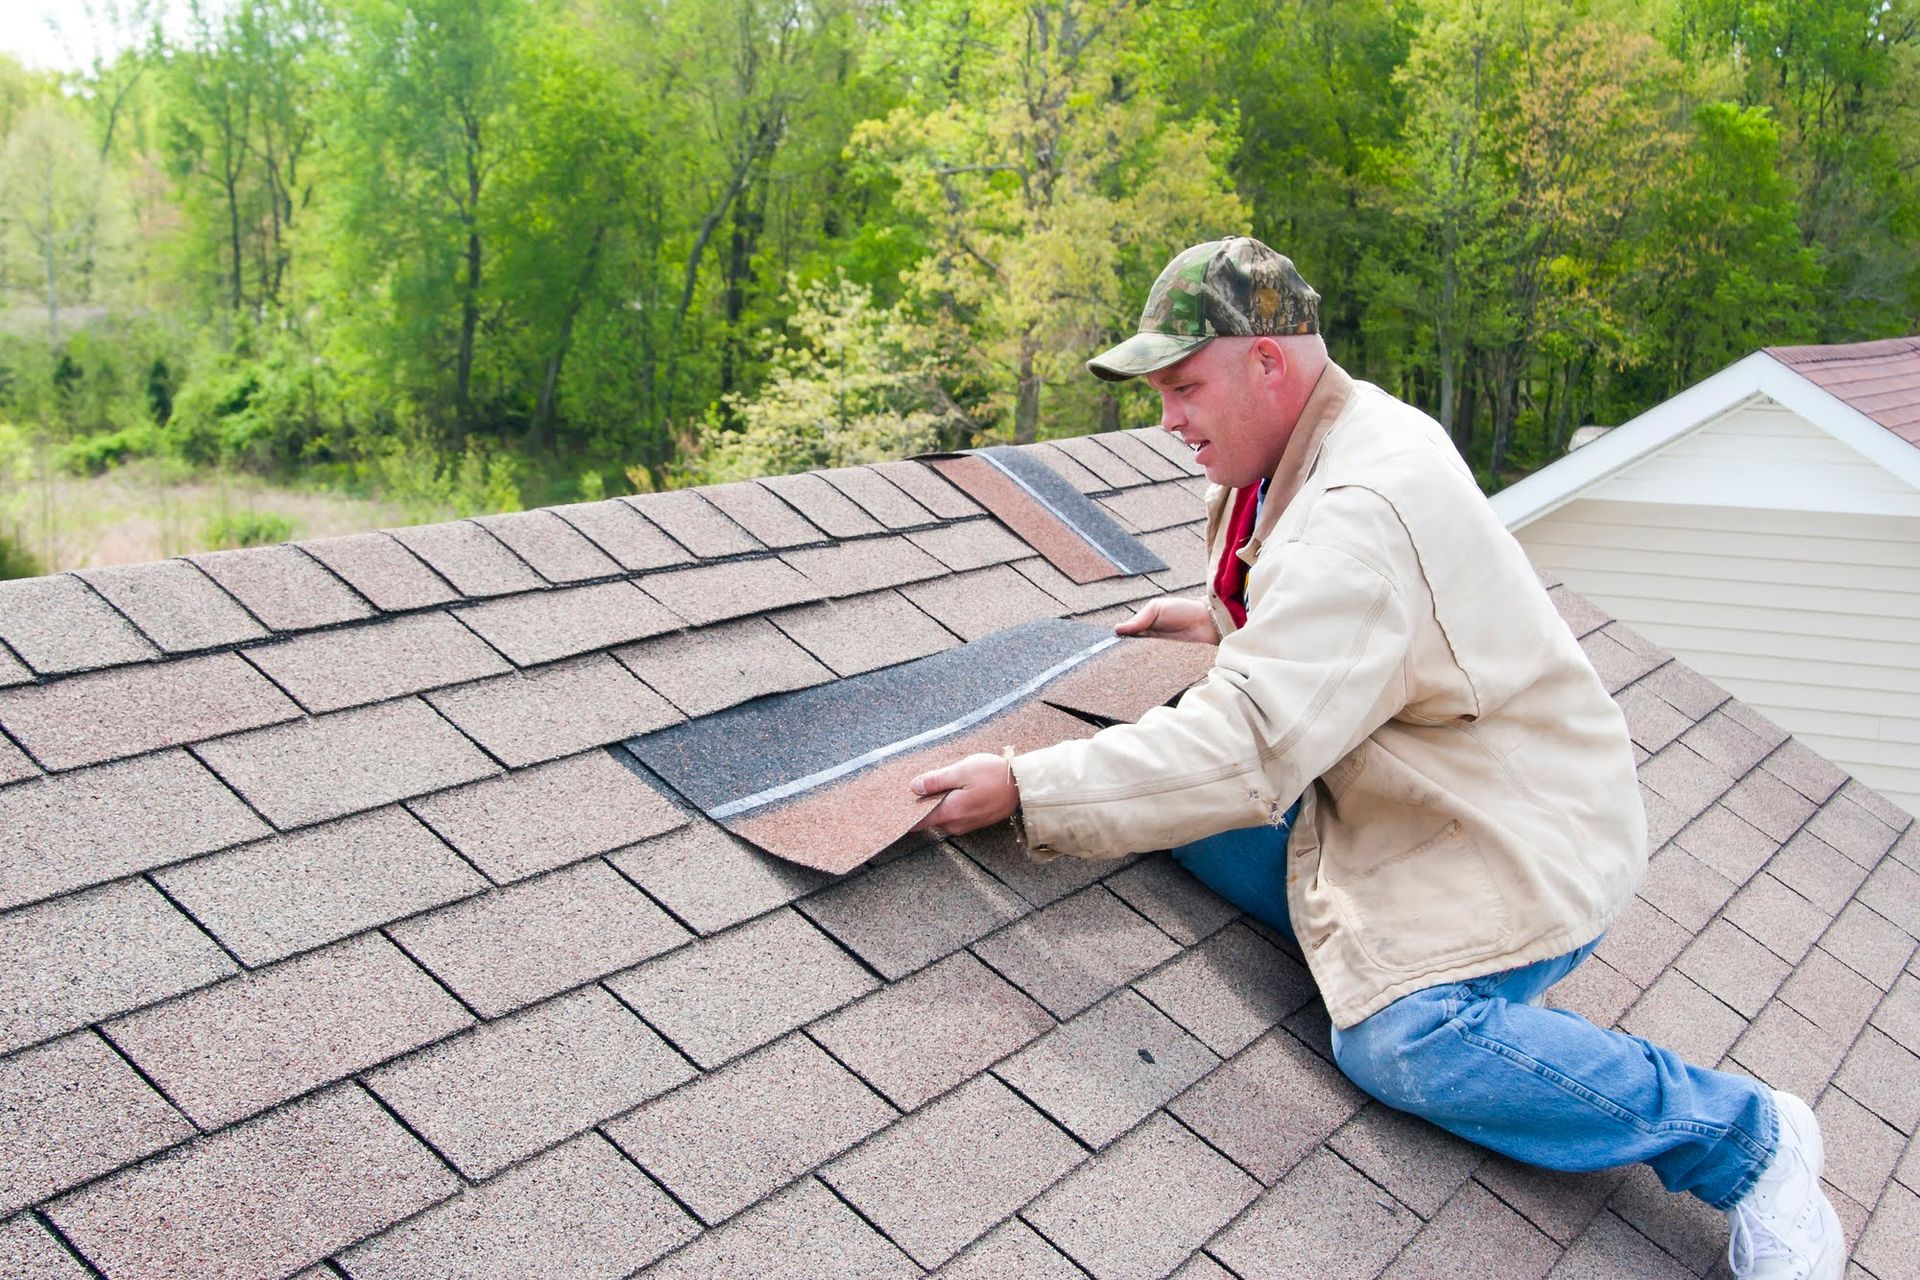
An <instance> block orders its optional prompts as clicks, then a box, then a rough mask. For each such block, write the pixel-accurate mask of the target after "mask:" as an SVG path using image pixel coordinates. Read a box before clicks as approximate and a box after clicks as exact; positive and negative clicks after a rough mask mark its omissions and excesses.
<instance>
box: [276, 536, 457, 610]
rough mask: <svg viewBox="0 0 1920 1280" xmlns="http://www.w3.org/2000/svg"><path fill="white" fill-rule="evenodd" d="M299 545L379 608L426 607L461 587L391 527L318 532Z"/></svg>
mask: <svg viewBox="0 0 1920 1280" xmlns="http://www.w3.org/2000/svg"><path fill="white" fill-rule="evenodd" d="M300 549H301V550H302V551H304V552H306V553H307V554H308V555H310V556H312V557H313V558H314V559H315V560H318V561H319V562H320V563H321V564H323V565H325V566H327V568H329V569H331V570H333V572H334V573H335V574H337V575H338V576H339V577H340V579H341V580H342V581H343V582H345V583H346V584H347V585H348V586H350V587H352V588H353V589H354V590H355V591H358V592H359V593H360V594H361V595H363V596H365V597H366V598H367V599H368V600H370V601H372V602H373V606H374V608H376V609H382V610H386V611H389V612H391V611H393V610H397V609H426V608H430V607H432V606H433V605H436V604H446V603H447V602H448V601H450V600H458V599H459V598H460V593H459V592H457V591H455V590H454V589H453V588H452V587H450V586H448V585H447V582H446V580H445V579H444V578H442V577H441V576H440V575H439V574H437V573H435V572H434V571H433V570H431V569H429V568H427V566H426V564H425V563H424V562H423V561H421V559H420V558H419V557H418V556H416V555H414V554H413V553H412V552H411V551H408V550H407V549H406V548H405V547H403V546H401V545H400V543H399V542H397V541H396V540H395V539H394V537H393V535H392V534H388V533H352V534H347V535H346V536H344V537H339V538H316V539H314V540H313V541H311V542H303V543H301V544H300Z"/></svg>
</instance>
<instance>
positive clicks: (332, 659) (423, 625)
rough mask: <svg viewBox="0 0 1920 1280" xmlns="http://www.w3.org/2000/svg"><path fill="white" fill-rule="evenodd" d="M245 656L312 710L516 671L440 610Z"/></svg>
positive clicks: (285, 642) (285, 643)
mask: <svg viewBox="0 0 1920 1280" xmlns="http://www.w3.org/2000/svg"><path fill="white" fill-rule="evenodd" d="M247 658H248V659H249V660H250V661H251V662H252V663H253V664H254V665H255V666H257V667H259V668H260V669H261V670H262V671H264V672H266V673H267V674H268V675H269V676H271V677H272V678H273V680H274V683H276V684H278V685H279V686H280V687H281V688H282V689H285V690H286V691H287V692H288V693H290V694H292V695H293V696H294V697H295V698H297V699H298V700H299V702H300V705H301V706H303V707H305V708H306V709H307V710H308V711H310V712H313V713H314V714H315V715H319V714H322V713H324V712H328V711H339V710H341V709H342V708H345V707H357V706H360V705H362V704H363V703H368V702H381V701H384V700H386V699H388V698H396V697H399V696H401V695H403V694H408V693H419V692H421V691H422V690H425V689H437V688H439V687H440V686H441V685H448V684H459V683H460V682H461V681H464V680H478V679H480V678H482V677H483V676H492V675H499V674H500V673H502V672H505V671H511V670H513V668H512V667H511V666H509V665H508V664H507V663H506V662H505V661H504V660H503V659H502V658H501V657H500V655H499V654H497V653H495V652H494V651H493V650H492V649H491V648H489V647H488V646H487V643H486V642H485V641H484V640H482V639H480V638H479V637H478V636H476V635H474V634H473V632H471V631H469V630H467V629H466V628H465V627H463V626H461V625H460V624H459V623H458V622H456V621H454V619H453V617H452V616H451V615H450V614H446V613H442V612H440V611H438V610H436V611H434V612H432V613H420V614H413V615H411V616H409V617H404V618H390V619H386V620H383V621H380V622H370V623H365V624H363V625H361V626H357V627H344V628H342V629H340V630H337V631H322V632H316V633H313V634H310V635H304V636H294V637H292V638H291V639H288V640H283V641H281V642H280V643H278V644H269V645H262V646H260V647H258V648H255V649H249V650H248V651H247ZM206 661H213V659H206ZM168 665H169V666H170V667H174V666H180V665H182V664H180V663H177V662H176V663H170V664H168Z"/></svg>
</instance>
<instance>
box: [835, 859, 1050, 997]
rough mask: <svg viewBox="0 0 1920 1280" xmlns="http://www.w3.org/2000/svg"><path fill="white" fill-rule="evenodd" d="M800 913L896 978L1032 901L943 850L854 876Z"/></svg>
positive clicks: (1013, 915)
mask: <svg viewBox="0 0 1920 1280" xmlns="http://www.w3.org/2000/svg"><path fill="white" fill-rule="evenodd" d="M800 910H801V911H802V912H803V913H805V915H806V916H807V918H808V919H810V920H812V921H813V922H814V923H815V924H817V925H819V926H820V927H821V928H822V929H825V930H826V931H827V932H828V933H830V934H832V935H833V936H834V937H836V938H838V939H839V940H840V943H841V945H842V946H845V947H846V948H847V949H848V950H849V951H852V952H853V953H854V954H855V955H857V956H859V957H860V958H861V959H862V960H865V961H866V962H867V963H868V964H870V965H872V966H873V967H874V968H875V969H877V970H878V971H879V972H880V974H881V975H882V976H883V977H886V978H888V979H895V978H901V977H904V976H905V975H907V974H909V973H912V972H913V971H914V970H915V969H918V968H920V967H921V966H923V965H926V964H929V963H931V962H932V961H934V960H938V959H939V958H940V957H941V956H944V955H946V954H948V953H949V952H952V951H955V950H957V949H959V948H960V947H964V946H965V945H967V944H968V943H969V942H972V941H973V940H974V939H975V938H978V937H981V936H982V935H984V934H987V933H990V932H992V931H993V930H994V929H997V928H999V927H1000V926H1001V925H1003V924H1005V923H1007V922H1008V921H1009V920H1016V919H1018V918H1019V917H1021V916H1023V915H1025V914H1026V913H1027V904H1026V903H1025V902H1023V901H1021V899H1020V898H1019V896H1018V895H1016V894H1014V893H1013V892H1012V891H1011V890H1009V889H1008V888H1007V887H1006V886H1004V885H1002V884H1001V883H1000V882H999V881H998V880H995V879H994V878H993V877H992V876H990V875H988V874H987V873H986V872H984V871H982V870H981V869H980V868H979V866H978V865H976V864H975V863H973V862H971V861H969V860H968V859H967V858H965V857H963V856H962V855H961V854H960V853H958V852H957V851H955V850H953V849H949V848H946V847H944V846H938V847H935V848H932V849H923V850H920V851H919V852H917V853H911V854H908V855H907V856H906V857H903V858H896V859H894V860H893V861H892V862H889V863H887V864H886V865H885V866H882V867H874V868H871V869H869V870H868V871H867V872H866V873H865V874H863V875H858V876H850V877H848V878H847V879H846V880H843V881H842V882H840V883H839V884H837V885H835V886H833V887H832V888H831V889H828V890H826V891H825V892H823V893H817V894H815V895H813V896H812V897H810V898H807V899H805V900H803V901H802V902H801V903H800Z"/></svg>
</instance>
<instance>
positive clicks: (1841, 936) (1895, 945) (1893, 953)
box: [1820, 902, 1920, 1048]
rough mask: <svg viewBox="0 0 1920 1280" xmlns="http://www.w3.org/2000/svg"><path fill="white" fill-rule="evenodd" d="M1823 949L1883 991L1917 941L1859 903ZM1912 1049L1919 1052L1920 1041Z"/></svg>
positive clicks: (1837, 920) (1825, 939)
mask: <svg viewBox="0 0 1920 1280" xmlns="http://www.w3.org/2000/svg"><path fill="white" fill-rule="evenodd" d="M1820 945H1821V946H1822V947H1823V948H1825V949H1826V950H1827V951H1830V952H1832V953H1833V955H1834V956H1835V958H1837V959H1838V960H1839V961H1840V962H1841V963H1842V964H1845V965H1847V966H1848V967H1850V968H1851V969H1852V970H1853V971H1854V972H1855V973H1858V974H1860V975H1861V976H1863V977H1865V978H1866V979H1868V980H1869V981H1871V982H1873V983H1874V984H1875V985H1877V986H1878V987H1880V989H1881V990H1883V991H1884V990H1886V989H1888V988H1890V987H1892V986H1893V984H1894V981H1895V980H1896V979H1897V978H1898V977H1899V976H1900V971H1901V969H1902V968H1903V967H1905V965H1906V963H1907V961H1908V960H1910V959H1912V958H1913V955H1914V940H1913V939H1912V938H1910V937H1908V936H1907V934H1906V932H1905V930H1903V929H1901V928H1900V926H1899V925H1897V924H1895V923H1893V921H1891V920H1889V919H1887V918H1886V917H1885V916H1883V915H1881V914H1880V913H1879V912H1877V911H1874V910H1873V909H1871V908H1870V907H1867V906H1864V905H1862V904H1861V903H1858V902H1849V903H1848V904H1847V906H1846V909H1845V910H1844V911H1842V912H1841V913H1840V914H1839V916H1838V917H1836V918H1835V920H1834V922H1833V925H1832V927H1831V928H1829V929H1828V930H1827V932H1826V934H1825V935H1824V936H1822V937H1821V939H1820ZM1913 1047H1915V1048H1920V1041H1917V1042H1916V1043H1915V1045H1914V1046H1913Z"/></svg>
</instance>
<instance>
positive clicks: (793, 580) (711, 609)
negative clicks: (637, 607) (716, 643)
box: [630, 557, 823, 639]
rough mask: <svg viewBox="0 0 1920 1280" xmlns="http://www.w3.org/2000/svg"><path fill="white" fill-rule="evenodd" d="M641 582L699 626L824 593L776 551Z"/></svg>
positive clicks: (671, 607) (648, 577) (647, 577)
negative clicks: (769, 555) (751, 558)
mask: <svg viewBox="0 0 1920 1280" xmlns="http://www.w3.org/2000/svg"><path fill="white" fill-rule="evenodd" d="M640 583H641V586H642V587H643V588H644V589H645V591H646V593H647V594H648V595H650V596H652V597H653V598H654V599H656V600H658V601H660V602H661V603H662V604H664V605H666V607H667V608H669V609H671V610H673V612H674V613H675V614H677V615H679V616H680V617H682V618H685V619H686V620H687V621H688V622H690V623H692V624H693V625H694V626H696V627H703V626H706V625H707V624H708V623H710V622H722V621H724V620H726V619H728V618H738V617H740V616H742V615H744V614H750V613H765V612H766V611H767V610H769V609H779V608H782V607H784V606H786V605H790V604H802V603H805V602H806V601H809V600H818V599H819V598H820V597H821V595H822V594H823V593H822V591H821V590H820V588H819V587H818V586H817V585H815V584H814V583H812V582H809V581H808V580H807V579H806V578H804V577H802V576H801V575H800V573H799V572H798V571H797V570H795V569H794V568H792V567H791V566H789V565H787V564H783V563H782V562H781V561H779V560H776V559H773V558H772V557H762V558H760V559H755V560H733V561H729V562H728V563H726V564H711V565H701V566H699V567H697V568H693V569H674V570H670V571H668V572H666V573H650V574H648V575H647V576H646V577H644V578H642V579H641V580H640ZM666 629H667V628H664V627H663V628H658V630H666ZM630 638H633V639H637V638H638V637H630Z"/></svg>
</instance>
